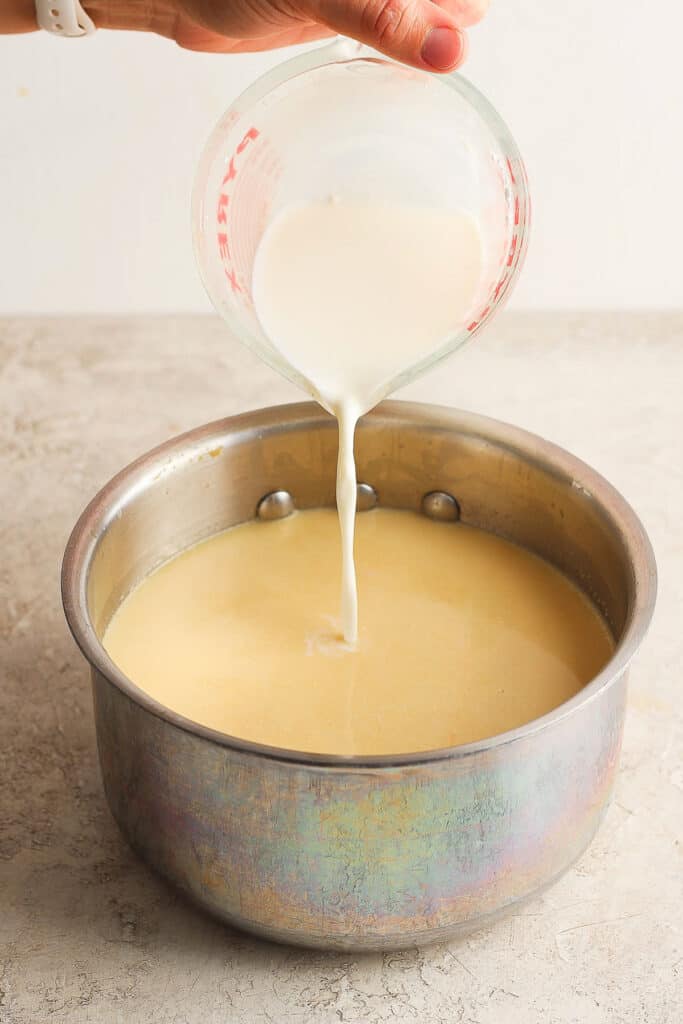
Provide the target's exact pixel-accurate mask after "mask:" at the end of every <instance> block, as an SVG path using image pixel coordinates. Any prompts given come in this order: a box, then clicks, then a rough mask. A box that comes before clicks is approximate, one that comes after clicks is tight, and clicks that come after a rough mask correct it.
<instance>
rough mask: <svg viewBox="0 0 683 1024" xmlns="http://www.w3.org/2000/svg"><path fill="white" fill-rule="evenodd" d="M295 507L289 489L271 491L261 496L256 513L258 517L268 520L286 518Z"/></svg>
mask: <svg viewBox="0 0 683 1024" xmlns="http://www.w3.org/2000/svg"><path fill="white" fill-rule="evenodd" d="M295 508H296V506H295V504H294V498H293V497H292V495H291V494H290V493H289V491H272V492H271V493H270V494H265V495H264V496H263V497H262V498H261V500H260V501H259V503H258V506H257V508H256V515H257V516H258V517H259V519H264V520H266V521H267V522H270V521H271V520H273V519H286V518H287V516H291V514H292V512H293V511H294V509H295Z"/></svg>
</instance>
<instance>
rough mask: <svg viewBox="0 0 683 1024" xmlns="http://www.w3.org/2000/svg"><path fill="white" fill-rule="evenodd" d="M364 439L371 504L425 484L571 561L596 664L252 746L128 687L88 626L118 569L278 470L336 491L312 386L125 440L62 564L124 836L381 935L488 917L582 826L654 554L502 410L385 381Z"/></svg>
mask: <svg viewBox="0 0 683 1024" xmlns="http://www.w3.org/2000/svg"><path fill="white" fill-rule="evenodd" d="M356 447H357V457H358V477H359V480H361V481H365V482H367V483H368V484H370V485H372V486H373V487H374V488H375V490H376V492H377V495H378V498H379V503H380V504H381V505H383V506H390V507H395V508H407V509H415V510H420V509H421V507H422V502H423V498H424V496H425V494H428V493H429V492H432V491H436V490H438V491H445V492H448V493H450V494H451V495H453V496H454V497H455V498H456V499H457V501H458V503H459V506H460V510H461V517H462V521H463V522H466V523H470V524H474V525H477V526H480V527H483V528H484V529H487V530H492V531H494V532H496V533H499V534H501V535H502V536H505V537H509V538H511V539H513V540H515V541H517V542H518V543H520V544H522V545H524V546H525V547H527V548H529V549H530V550H532V551H535V552H537V553H538V554H540V555H542V556H543V557H545V558H546V559H548V560H549V561H550V562H552V563H554V564H555V565H556V566H558V568H560V569H561V570H562V571H564V572H565V573H566V574H567V575H569V576H570V577H572V578H573V579H574V580H575V581H576V582H577V583H578V584H579V585H580V586H581V587H582V588H583V589H584V591H585V592H586V593H588V594H589V595H591V596H592V598H593V599H594V600H595V602H596V603H597V604H598V605H599V607H600V608H601V609H602V610H603V612H604V614H605V616H606V617H607V619H608V621H609V622H610V624H611V627H612V629H613V632H614V635H615V638H616V640H617V648H616V651H615V654H614V656H613V658H612V660H611V661H610V663H609V664H608V665H607V667H606V668H605V669H604V671H603V672H602V673H601V674H600V675H599V676H598V677H597V678H596V679H594V680H593V681H592V682H591V683H590V684H589V685H587V686H586V687H585V688H584V689H583V690H582V691H581V693H580V694H578V695H577V696H576V697H574V698H573V699H572V700H570V701H568V702H567V703H566V704H563V705H562V706H561V707H559V708H557V709H556V710H555V711H553V712H552V713H550V714H548V715H546V716H544V717H543V718H541V719H538V720H537V721H534V722H531V723H530V724H529V725H526V726H523V727H522V728H519V729H515V730H514V731H512V732H508V733H505V734H503V735H500V736H495V737H493V738H492V739H488V740H483V741H480V742H476V743H472V744H468V745H466V746H461V747H455V748H452V749H447V750H439V751H434V752H429V753H420V754H414V755H410V754H407V755H397V756H391V757H384V756H383V757H356V758H344V757H332V756H324V755H322V756H318V755H314V754H302V753H297V752H296V751H291V750H279V749H274V748H271V747H263V746H259V745H257V744H253V743H249V742H245V741H243V740H239V739H235V738H233V737H230V736H226V735H223V734H221V733H218V732H213V731H212V730H211V729H208V728H205V727H204V726H201V725H196V724H194V723H192V722H190V721H188V720H187V719H184V718H182V717H181V716H179V715H177V714H174V713H173V712H171V711H168V710H167V709H166V708H164V707H163V706H161V705H159V704H157V703H156V702H155V701H153V700H151V699H150V698H149V697H148V696H146V695H145V694H144V693H143V692H142V691H141V690H139V689H138V688H137V687H136V686H135V685H134V683H133V682H131V681H130V680H129V679H127V678H126V677H125V676H124V675H123V674H122V673H121V672H120V671H119V670H118V669H117V667H116V666H115V665H114V664H113V663H112V662H111V661H110V659H109V658H108V656H107V654H106V653H105V651H104V649H103V647H102V645H101V643H100V638H101V636H102V635H103V632H104V630H105V628H106V626H107V623H108V621H109V619H110V618H111V616H112V614H113V613H114V611H115V610H116V608H117V606H118V605H119V603H120V601H121V599H122V598H123V597H124V596H125V595H126V594H127V593H128V592H129V591H130V589H131V587H133V586H134V585H135V584H136V583H137V582H138V581H139V580H140V579H141V578H142V577H144V576H145V575H146V574H147V573H149V572H150V570H152V569H154V568H155V567H156V566H158V565H159V564H160V563H162V562H164V561H165V560H166V559H168V558H169V557H171V556H172V555H174V554H176V553H177V552H179V551H181V550H182V549H184V548H187V547H188V546H189V545H192V544H194V543H196V542H197V541H199V540H201V539H203V538H206V537H208V536H210V535H212V534H214V533H216V532H218V531H220V530H222V529H225V528H226V527H228V526H231V525H233V524H235V523H239V522H242V521H244V520H247V519H249V518H251V517H253V516H254V515H255V510H256V508H257V506H258V504H259V501H260V499H261V498H262V497H263V496H264V495H266V494H268V493H270V492H273V491H276V490H279V489H283V490H286V491H289V492H290V494H291V495H292V496H293V497H294V499H295V502H296V505H297V506H298V507H299V508H310V507H314V506H320V505H332V504H333V503H334V482H335V460H336V454H337V432H336V424H335V422H334V421H333V420H332V419H330V418H329V417H328V416H326V415H325V414H324V413H323V412H321V411H320V409H319V408H318V407H317V406H315V405H311V404H306V405H290V406H284V407H281V408H274V409H265V410H262V411H260V412H255V413H250V414H247V415H245V416H240V417H236V418H234V419H228V420H224V421H222V422H218V423H213V424H209V425H208V426H205V427H200V428H199V429H198V430H195V431H192V432H191V433H189V434H186V435H184V436H183V437H180V438H177V439H176V440H172V441H169V442H168V443H167V444H164V445H162V446H161V447H160V448H157V449H156V450H155V451H153V452H150V453H149V454H148V455H145V456H143V457H142V458H141V459H139V460H138V461H137V462H135V463H133V465H131V466H130V467H128V468H127V469H125V470H124V471H123V472H122V473H120V474H119V475H118V476H117V477H116V478H115V479H114V480H112V481H111V483H109V484H108V485H107V486H106V487H105V488H104V489H103V490H102V491H101V492H100V494H99V495H97V497H96V498H95V499H94V500H93V501H92V502H91V504H90V505H89V506H88V508H87V509H86V511H85V512H84V513H83V515H82V517H81V519H80V520H79V522H78V524H77V526H76V527H75V529H74V532H73V534H72V536H71V539H70V541H69V544H68V547H67V550H66V554H65V558H64V566H63V576H62V586H63V599H64V608H65V611H66V617H67V619H68V622H69V625H70V627H71V630H72V632H73V634H74V637H75V638H76V641H77V643H78V644H79V646H80V647H81V650H82V651H83V653H84V655H85V656H86V658H87V659H88V661H89V662H90V664H91V666H92V679H93V693H94V703H95V718H96V725H97V739H98V746H99V755H100V763H101V768H102V776H103V780H104V788H105V792H106V795H107V799H108V801H109V805H110V807H111V810H112V812H113V814H114V817H115V818H116V820H117V822H118V823H119V825H120V827H121V829H122V830H123V832H124V834H125V835H126V836H127V837H128V839H129V841H130V842H131V844H132V846H133V847H134V848H135V849H136V850H138V851H139V852H140V853H141V854H142V856H143V857H144V858H145V859H146V860H147V861H148V862H149V863H150V864H151V865H153V866H154V867H155V868H157V869H158V870H159V871H160V872H162V873H163V874H164V875H166V876H167V877H168V878H169V879H171V880H172V881H173V882H175V883H176V884H177V885H179V886H180V887H181V888H182V889H183V890H185V891H186V892H187V893H189V894H190V895H191V896H192V897H193V898H194V899H195V900H196V901H197V902H198V903H200V904H202V905H203V906H204V907H206V908H207V909H209V910H210V911H212V912H213V913H215V914H218V915H219V916H221V917H223V918H224V919H226V920H227V921H229V922H231V923H232V924H235V925H238V926H240V927H243V928H246V929H249V930H251V931H254V932H257V933H258V934H260V935H264V936H267V937H269V938H273V939H277V940H281V941H286V942H292V943H297V944H304V945H310V946H320V947H326V948H339V949H388V948H399V947H404V946H409V945H413V944H415V943H418V942H420V943H423V942H429V941H433V940H436V939H443V938H446V937H449V936H453V935H456V934H458V933H459V932H462V931H465V930H469V929H471V928H473V927H477V926H481V925H483V924H485V923H486V922H487V921H489V920H490V919H491V918H492V917H493V916H494V915H496V914H498V913H500V912H502V911H505V910H507V909H510V908H511V907H512V906H514V905H515V904H516V903H517V902H518V901H520V900H522V899H524V898H526V897H528V896H530V895H532V894H533V893H536V892H538V891H539V890H540V889H541V888H543V887H544V886H546V885H548V884H549V883H550V882H552V880H553V879H554V878H556V877H557V876H558V875H559V874H560V873H561V872H563V871H564V870H565V869H566V868H567V867H568V866H569V865H570V864H571V863H572V862H573V861H574V860H575V859H576V858H577V857H578V856H579V854H580V853H581V852H582V851H583V850H584V849H585V847H586V845H587V844H588V843H589V841H590V839H591V837H592V836H593V834H594V832H595V830H596V828H597V826H598V824H599V822H600V820H601V817H602V815H603V812H604V810H605V807H606V804H607V802H608V799H609V795H610V791H611V789H612V784H613V781H614V775H615V771H616V768H617V761H618V756H619V749H620V744H621V735H622V725H623V717H624V703H625V691H626V670H627V668H628V665H629V662H630V660H631V658H632V656H633V654H634V653H635V651H636V649H637V648H638V645H639V644H640V642H641V640H642V639H643V635H644V633H645V631H646V629H647V626H648V624H649V621H650V618H651V615H652V610H653V606H654V600H655V589H656V573H655V563H654V558H653V554H652V550H651V548H650V544H649V542H648V539H647V537H646V535H645V533H644V531H643V528H642V526H641V524H640V523H639V521H638V519H637V518H636V516H635V514H634V513H633V511H632V510H631V509H630V507H629V506H628V505H627V504H626V502H625V501H624V500H623V498H621V497H620V495H619V494H618V493H617V492H616V491H615V490H614V489H613V488H612V487H611V486H610V485H609V484H608V483H607V482H606V481H605V480H603V479H602V478H601V477H600V476H598V475H597V474H596V473H595V472H594V471H593V470H591V469H590V468H589V467H588V466H586V465H585V464H584V463H582V462H579V461H578V460H577V459H575V458H574V457H573V456H571V455H569V454H568V453H567V452H564V451H562V450H561V449H559V448H556V447H555V446H553V445H551V444H549V443H547V442H545V441H543V440H541V439H539V438H537V437H534V436H532V435H530V434H527V433H524V432H523V431H521V430H518V429H516V428H514V427H511V426H507V425H505V424H502V423H498V422H496V421H494V420H489V419H485V418H482V417H479V416H474V415H471V414H469V413H460V412H453V411H449V410H446V409H441V408H436V407H431V406H419V405H410V404H405V403H396V402H391V403H386V404H384V405H382V406H380V407H379V408H378V409H377V410H376V411H375V412H373V413H371V414H370V415H369V416H366V417H365V418H364V419H363V420H362V421H361V424H360V426H359V430H358V437H357V445H356ZM437 505H438V502H437ZM453 529H457V526H454V527H453ZM415 683H416V685H420V680H419V679H416V681H415Z"/></svg>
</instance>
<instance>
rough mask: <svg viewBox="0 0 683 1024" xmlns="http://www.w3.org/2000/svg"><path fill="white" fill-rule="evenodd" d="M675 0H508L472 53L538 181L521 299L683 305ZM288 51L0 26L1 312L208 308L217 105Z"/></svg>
mask: <svg viewBox="0 0 683 1024" xmlns="http://www.w3.org/2000/svg"><path fill="white" fill-rule="evenodd" d="M682 39H683V5H680V4H679V3H678V2H677V0H660V2H659V3H657V4H652V5H646V4H643V3H636V2H635V0H497V2H495V0H494V4H493V7H492V9H491V12H490V14H489V16H488V18H487V20H486V22H485V23H484V24H483V25H481V26H480V27H479V28H478V29H476V30H475V31H474V32H473V33H472V36H471V40H472V48H471V49H472V52H471V58H470V60H469V63H468V65H467V67H466V69H465V73H466V74H467V75H468V76H469V77H470V78H471V79H472V80H473V81H474V82H475V83H476V84H477V85H478V86H479V88H480V89H482V90H483V91H484V92H485V93H486V94H487V95H488V96H489V98H490V99H491V100H492V101H493V103H494V105H495V106H497V107H498V109H499V110H500V112H501V114H502V115H503V117H504V118H505V119H506V120H507V122H508V124H509V125H510V127H511V129H512V131H513V134H515V136H516V137H517V140H518V142H519V144H520V146H521V149H522V152H523V153H524V155H525V158H526V162H527V165H528V170H529V174H530V178H531V187H532V192H533V201H534V214H535V223H534V232H533V238H532V245H531V250H530V255H529V259H528V262H527V265H526V269H525V272H524V274H523V276H522V280H521V283H520V285H519V286H518V289H517V292H516V294H515V297H514V299H513V302H514V304H515V305H516V306H517V307H518V308H519V307H521V308H549V307H564V308H581V307H589V308H609V307H622V308H643V307H676V306H683V284H682V283H681V282H682V279H683V274H682V269H681V262H682V260H681V251H682V247H683V196H682V191H683V72H682V71H681V70H680V67H681V58H680V53H681V40H682ZM280 59H282V55H272V54H271V55H266V56H261V55H258V56H253V57H252V56H248V57H230V56H212V55H206V56H204V55H197V54H191V53H185V52H183V51H181V50H180V49H178V48H177V47H176V46H175V45H174V44H173V43H171V42H167V41H166V40H161V39H157V38H154V37H150V36H136V35H132V34H130V35H129V34H127V33H125V34H124V33H106V32H100V33H98V35H97V36H96V37H95V38H94V39H92V40H88V41H80V42H79V41H64V40H57V39H51V38H49V37H47V36H45V35H39V34H34V35H33V36H26V37H18V36H17V37H4V38H0V184H1V186H2V187H1V188H0V313H22V312H32V313H49V312H65V313H71V312H153V311H171V312H172V311H183V312H187V311H202V310H207V309H208V308H209V304H208V300H207V299H206V297H205V295H204V292H203V290H202V287H201V285H200V283H199V280H198V277H197V273H196V271H195V268H194V263H193V256H192V248H191V240H190V228H189V194H190V189H191V183H192V177H193V172H194V167H195V164H196V161H197V158H198V155H199V152H200V149H201V147H202V144H203V141H204V139H205V137H206V135H207V134H208V132H209V130H210V128H211V127H212V126H213V124H214V122H215V121H216V120H217V119H218V117H219V116H220V114H221V113H222V112H223V110H224V108H225V107H226V106H227V105H228V104H229V102H230V101H231V100H232V99H233V98H234V97H235V95H236V94H237V93H238V92H239V91H241V90H242V89H243V88H244V87H245V86H246V85H247V84H248V82H249V81H251V80H252V79H253V78H254V77H255V76H256V75H258V74H260V73H261V72H262V71H264V70H265V69H266V68H267V67H269V66H271V65H272V64H273V63H275V62H276V61H278V60H280Z"/></svg>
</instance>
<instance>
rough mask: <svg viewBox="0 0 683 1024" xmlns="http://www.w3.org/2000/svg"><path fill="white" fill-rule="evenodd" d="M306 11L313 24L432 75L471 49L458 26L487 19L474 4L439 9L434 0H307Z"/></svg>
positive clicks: (453, 1) (450, 2)
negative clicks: (350, 37) (315, 22)
mask: <svg viewBox="0 0 683 1024" xmlns="http://www.w3.org/2000/svg"><path fill="white" fill-rule="evenodd" d="M302 6H304V7H305V13H306V15H307V17H309V18H311V19H312V20H318V21H321V22H322V23H323V24H325V25H327V26H329V27H330V28H331V29H334V30H335V31H337V32H339V33H341V34H342V35H345V36H352V37H353V38H354V39H358V40H359V41H360V42H362V43H367V44H368V45H369V46H372V47H373V48H374V49H376V50H379V51H380V52H381V53H384V54H386V55H387V56H388V57H393V58H394V59H395V60H400V61H402V62H403V63H404V64H410V65H412V66H413V67H417V68H424V69H426V70H429V71H451V70H453V68H456V67H458V65H459V64H461V63H462V61H463V60H464V57H465V53H466V45H467V44H466V39H465V34H464V32H463V31H462V29H461V27H460V22H461V21H462V20H463V19H472V18H473V17H474V16H475V12H476V14H479V12H480V11H481V13H483V10H481V9H482V7H483V4H482V3H478V2H473V0H472V2H467V0H444V2H443V6H441V7H439V6H437V4H435V3H432V2H431V0H304V5H302ZM451 11H453V13H451ZM467 23H468V24H471V23H472V22H471V20H468V21H467Z"/></svg>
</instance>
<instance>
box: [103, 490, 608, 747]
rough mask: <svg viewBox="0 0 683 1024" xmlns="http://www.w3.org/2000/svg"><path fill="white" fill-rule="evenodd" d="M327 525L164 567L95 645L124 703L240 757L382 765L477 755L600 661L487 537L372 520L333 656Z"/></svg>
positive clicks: (512, 555)
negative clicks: (351, 613)
mask: <svg viewBox="0 0 683 1024" xmlns="http://www.w3.org/2000/svg"><path fill="white" fill-rule="evenodd" d="M337 530H338V527H337V522H336V517H335V515H334V512H332V511H331V510H324V509H321V510H315V511H310V512H300V513H296V514H295V515H293V516H291V517H290V518H288V519H284V520H280V521H277V522H272V523H264V522H260V521H254V522H251V523H247V524H245V525H243V526H239V527H236V528H234V529H232V530H229V531H227V532H225V533H222V534H219V535H218V536H216V537H213V538H211V539H210V540H208V541H205V542H204V543H202V544H200V545H198V546H197V547H195V548H192V549H191V550H189V551H187V552H185V553H183V554H181V555H179V556H178V557H176V558H175V559H173V560H172V561H171V562H169V563H167V564H166V565H165V566H163V567H162V568H161V569H159V570H157V572H155V573H153V574H152V575H151V576H149V577H148V578H147V579H145V580H144V581H143V582H142V583H141V584H140V585H139V587H138V588H137V589H136V590H135V591H134V592H133V593H132V594H131V595H130V596H129V597H128V598H127V599H126V600H125V601H124V602H123V604H122V606H121V607H120V608H119V610H118V611H117V613H116V615H115V616H114V618H113V620H112V622H111V624H110V625H109V628H108V630H107V632H106V635H105V637H104V645H105V647H106V649H107V651H108V652H109V655H110V656H111V658H112V659H113V660H114V661H115V662H116V663H117V664H118V665H119V666H120V667H121V669H122V670H123V671H124V672H125V673H126V675H128V676H129V678H130V679H132V680H133V681H134V682H135V683H136V684H137V685H138V686H139V687H141V688H142V689H143V690H145V691H146V692H147V693H148V694H150V695H151V696H152V697H154V698H155V699H156V700H157V701H159V702H160V703H162V704H164V705H165V706H166V707H168V708H171V709H172V710H174V711H177V712H179V713H180V714H183V715H185V716H186V717H188V718H190V719H192V720H193V721H195V722H200V723H203V724H205V725H208V726H210V727H212V728H214V729H218V730H221V731H224V732H226V733H229V734H232V735H234V736H239V737H243V738H245V739H249V740H252V741H256V742H260V743H267V744H272V745H274V746H280V747H287V748H290V749H295V750H302V751H317V752H320V753H329V754H347V755H352V754H391V753H405V752H409V751H419V750H429V749H435V748H439V747H445V746H449V745H451V744H455V743H466V742H468V741H470V740H477V739H481V738H483V737H486V736H491V735H494V734H497V733H500V732H503V731H505V730H507V729H511V728H514V727H515V726H518V725H521V724H523V723H524V722H528V721H530V720H531V719H534V718H537V717H538V716H540V715H543V714H545V713H546V712H548V711H550V710H551V709H552V708H554V707H556V706H557V705H559V704H561V703H563V702H564V701H565V700H567V699H569V698H570V697H572V696H573V695H574V694H575V693H577V691H578V690H579V689H581V687H582V686H583V685H584V684H585V683H586V682H588V681H589V680H590V679H591V678H593V677H594V676H595V675H596V674H597V673H598V672H599V671H600V669H601V668H602V667H603V666H604V665H605V663H606V662H607V661H608V659H609V657H610V655H611V653H612V649H613V644H612V640H611V638H610V635H609V633H608V631H607V628H606V626H605V624H604V622H603V620H602V618H601V617H600V615H599V614H598V613H597V611H596V610H595V609H594V608H593V606H592V605H591V604H590V603H589V601H588V600H587V598H586V597H585V596H584V595H583V594H582V593H581V592H580V591H579V590H578V589H577V588H576V587H574V585H573V584H571V583H570V582H569V581H568V580H567V579H566V578H565V577H564V576H562V575H561V573H559V572H558V571H557V570H556V569H554V568H553V567H552V566H550V565H549V564H547V563H546V562H544V561H542V560H541V559H539V558H537V557H536V556H534V555H532V554H530V553H529V552H527V551H525V550H524V549H522V548H520V547H517V546H516V545H513V544H511V543H509V542H507V541H504V540H502V539H500V538H498V537H495V536H493V535H492V534H488V533H485V532H483V531H480V530H476V529H473V528H471V527H466V526H463V525H459V524H452V523H449V524H447V523H438V522H434V521H432V520H430V519H427V518H425V517H423V516H418V515H417V514H414V513H411V512H398V511H391V510H381V509H377V510H375V511H372V512H365V513H363V514H362V515H360V516H358V519H357V524H356V553H357V556H358V583H359V592H360V601H361V613H362V614H361V618H360V631H359V636H358V642H357V645H356V648H355V650H352V651H349V650H347V649H345V648H344V647H342V646H340V645H339V644H338V642H337V636H338V632H339V622H338V621H337V618H336V616H337V601H336V585H335V580H336V579H337V575H338V557H339V556H338V536H337Z"/></svg>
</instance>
